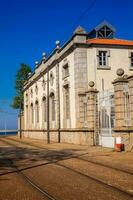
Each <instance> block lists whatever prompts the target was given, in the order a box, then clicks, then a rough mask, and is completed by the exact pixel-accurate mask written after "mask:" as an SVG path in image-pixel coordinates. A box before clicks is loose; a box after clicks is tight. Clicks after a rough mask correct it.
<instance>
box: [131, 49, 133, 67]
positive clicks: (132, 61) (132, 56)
mask: <svg viewBox="0 0 133 200" xmlns="http://www.w3.org/2000/svg"><path fill="white" fill-rule="evenodd" d="M131 67H133V52H131Z"/></svg>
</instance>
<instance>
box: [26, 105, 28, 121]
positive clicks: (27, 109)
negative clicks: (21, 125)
mask: <svg viewBox="0 0 133 200" xmlns="http://www.w3.org/2000/svg"><path fill="white" fill-rule="evenodd" d="M27 120H28V105H26V121H27Z"/></svg>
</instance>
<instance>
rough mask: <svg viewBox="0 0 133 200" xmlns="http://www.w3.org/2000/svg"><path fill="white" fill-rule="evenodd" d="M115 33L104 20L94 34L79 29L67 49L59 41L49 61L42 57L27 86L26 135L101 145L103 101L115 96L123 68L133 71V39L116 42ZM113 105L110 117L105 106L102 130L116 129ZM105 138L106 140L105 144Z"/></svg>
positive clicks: (24, 132)
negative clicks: (120, 71) (118, 70)
mask: <svg viewBox="0 0 133 200" xmlns="http://www.w3.org/2000/svg"><path fill="white" fill-rule="evenodd" d="M115 32H116V30H115V28H114V27H113V26H112V25H111V24H109V23H107V22H105V21H104V22H103V23H101V24H99V25H98V26H97V27H95V28H94V29H93V30H92V31H90V32H89V33H88V32H87V31H86V30H85V29H84V28H82V27H80V26H79V27H78V28H77V29H76V30H75V31H74V33H73V35H72V37H71V38H70V39H69V40H68V41H67V42H66V43H65V44H64V45H63V46H62V47H60V43H59V41H57V42H56V48H55V49H54V50H53V52H52V53H51V54H50V55H49V56H48V57H47V58H46V55H45V53H43V55H42V60H41V61H40V62H36V63H35V71H34V73H32V74H31V75H30V76H29V79H28V81H27V82H26V83H25V85H24V90H23V91H24V125H23V131H22V134H23V136H25V137H33V138H38V139H46V140H47V141H48V142H51V141H54V142H69V143H75V144H89V145H93V144H100V141H99V136H98V135H99V127H100V125H99V112H100V111H99V110H100V108H101V107H103V105H104V104H105V103H106V99H104V101H102V103H100V99H101V98H103V97H105V98H106V96H108V97H109V99H110V98H111V95H112V93H111V92H110V91H112V89H113V85H112V81H113V80H114V79H115V77H116V70H117V69H118V68H123V69H124V71H125V73H126V74H128V75H131V74H132V71H133V41H128V40H123V39H117V38H115ZM89 83H90V84H89ZM94 83H95V85H94ZM112 97H113V95H112ZM100 105H101V106H100ZM112 105H113V104H110V106H109V113H111V114H109V115H110V116H108V109H106V111H103V108H102V113H104V114H102V118H103V117H104V119H103V121H104V122H103V128H110V130H112V129H111V128H113V126H114V125H112V124H113V123H114V122H113V119H114V118H113V117H112V116H113V109H112V107H111V106H112ZM111 109H112V110H111ZM110 110H111V111H110ZM104 124H105V125H104ZM106 140H108V138H106V137H105V138H104V141H102V143H105V146H106Z"/></svg>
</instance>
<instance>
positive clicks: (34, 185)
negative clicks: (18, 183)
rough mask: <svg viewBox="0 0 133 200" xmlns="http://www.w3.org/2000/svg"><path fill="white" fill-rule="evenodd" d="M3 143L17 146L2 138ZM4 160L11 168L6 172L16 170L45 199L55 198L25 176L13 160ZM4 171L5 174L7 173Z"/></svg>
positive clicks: (54, 199)
mask: <svg viewBox="0 0 133 200" xmlns="http://www.w3.org/2000/svg"><path fill="white" fill-rule="evenodd" d="M2 142H3V143H5V144H8V145H12V146H15V147H17V145H13V144H11V143H10V144H9V142H7V141H4V140H2ZM4 162H5V163H6V164H7V165H8V167H10V168H12V169H13V170H12V171H10V172H8V173H13V172H16V173H17V174H18V175H19V177H21V178H22V179H23V180H24V181H26V182H28V183H29V184H30V186H32V188H33V189H36V190H37V191H38V192H39V193H41V194H42V195H43V196H44V197H45V200H57V199H56V198H54V197H53V196H52V195H50V194H49V193H48V192H47V191H46V190H44V189H42V188H41V187H40V186H39V185H38V184H37V183H35V182H34V181H33V180H32V179H31V178H29V177H28V176H26V175H25V174H24V173H23V172H22V170H20V169H19V168H18V167H17V166H16V165H15V164H14V162H13V160H12V159H9V158H6V157H5V158H4ZM8 173H6V174H8Z"/></svg>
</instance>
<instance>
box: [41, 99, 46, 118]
mask: <svg viewBox="0 0 133 200" xmlns="http://www.w3.org/2000/svg"><path fill="white" fill-rule="evenodd" d="M42 119H43V122H46V121H47V102H46V97H43V99H42Z"/></svg>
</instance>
